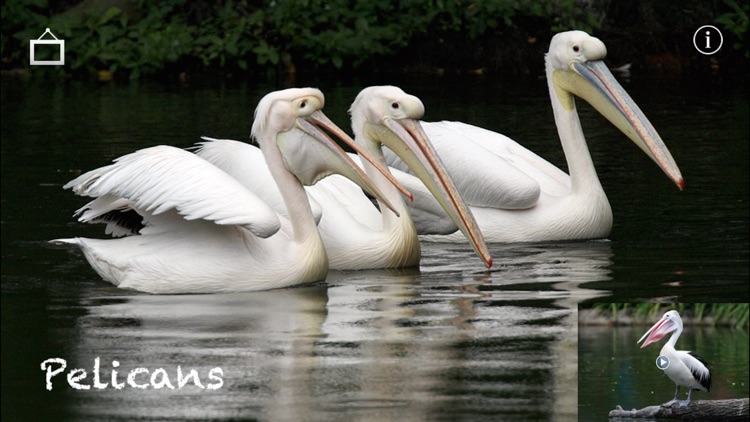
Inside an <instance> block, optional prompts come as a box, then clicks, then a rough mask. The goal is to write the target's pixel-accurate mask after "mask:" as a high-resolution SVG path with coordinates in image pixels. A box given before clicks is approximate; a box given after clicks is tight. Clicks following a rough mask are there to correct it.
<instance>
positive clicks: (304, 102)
mask: <svg viewBox="0 0 750 422" xmlns="http://www.w3.org/2000/svg"><path fill="white" fill-rule="evenodd" d="M305 106H307V101H306V100H302V101H301V102H300V103H299V108H301V109H304V108H305Z"/></svg>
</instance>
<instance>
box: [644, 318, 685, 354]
mask: <svg viewBox="0 0 750 422" xmlns="http://www.w3.org/2000/svg"><path fill="white" fill-rule="evenodd" d="M675 328H677V325H676V324H675V323H674V322H672V320H670V319H669V318H662V319H660V320H659V322H657V323H656V324H654V326H653V327H651V328H649V330H648V331H646V333H645V334H644V335H643V337H641V339H640V340H638V343H640V342H642V341H643V339H644V338H645V339H646V342H645V343H643V346H641V349H643V348H644V347H646V346H648V345H649V344H651V343H656V342H657V341H659V340H661V338H662V337H664V336H665V335H667V334H668V333H671V332H672V331H674V330H675ZM647 337H648V338H647Z"/></svg>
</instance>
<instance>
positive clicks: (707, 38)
mask: <svg viewBox="0 0 750 422" xmlns="http://www.w3.org/2000/svg"><path fill="white" fill-rule="evenodd" d="M706 28H711V29H713V30H714V31H716V32H717V33H718V34H719V46H718V47H716V49H715V50H709V49H710V48H713V47H712V40H711V32H712V31H709V30H706V31H705V33H704V32H703V30H704V29H706ZM701 37H702V38H701ZM698 39H700V42H701V44H702V45H705V47H703V49H701V47H698ZM713 42H714V43H715V41H713ZM722 45H724V35H722V33H721V31H719V28H717V27H715V26H713V25H703V26H701V27H700V28H698V30H697V31H695V34H693V47H695V49H696V50H698V52H699V53H701V54H704V55H706V56H710V55H712V54H716V53H717V52H718V51H719V50H721V46H722Z"/></svg>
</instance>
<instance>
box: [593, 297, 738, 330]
mask: <svg viewBox="0 0 750 422" xmlns="http://www.w3.org/2000/svg"><path fill="white" fill-rule="evenodd" d="M586 309H589V310H592V311H597V312H598V313H600V314H601V315H602V316H604V317H607V318H608V319H609V320H610V321H611V322H612V323H613V324H617V323H619V322H620V321H623V320H627V321H630V323H633V322H643V323H646V324H649V325H650V324H653V323H655V322H656V321H657V320H658V319H659V318H661V316H662V315H663V314H664V313H665V312H667V311H669V310H672V309H674V310H676V311H677V312H679V313H680V315H681V316H682V317H683V318H684V319H687V320H692V321H694V322H695V323H697V322H700V323H703V324H709V325H729V326H732V327H735V328H738V329H744V330H748V329H750V305H748V304H747V303H635V304H632V303H596V304H593V305H590V307H587V308H586Z"/></svg>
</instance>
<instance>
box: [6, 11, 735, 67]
mask: <svg viewBox="0 0 750 422" xmlns="http://www.w3.org/2000/svg"><path fill="white" fill-rule="evenodd" d="M747 15H748V2H739V3H738V2H736V1H734V0H712V1H708V2H706V1H698V0H687V1H684V2H679V3H669V2H659V1H656V0H653V1H591V0H541V1H530V0H484V1H482V0H476V1H467V0H406V1H379V2H369V1H353V0H260V1H249V0H213V1H211V0H199V1H186V0H167V1H160V2H148V1H145V0H85V1H82V2H77V1H60V2H53V1H48V0H6V1H4V2H3V4H2V63H3V70H4V72H6V73H7V72H10V71H18V70H22V69H24V68H25V67H26V66H27V63H28V50H29V49H28V45H29V44H28V42H29V40H31V39H36V38H38V37H39V35H41V34H42V33H43V32H44V29H45V28H51V29H52V31H53V32H54V33H55V35H56V36H57V37H58V38H60V39H65V40H66V57H65V58H66V66H65V67H64V68H61V67H50V68H49V69H45V70H48V71H49V72H51V73H53V74H56V75H57V76H62V75H65V76H76V77H89V76H90V75H99V76H100V77H106V76H107V75H115V76H116V77H118V78H132V79H135V78H141V77H144V76H149V77H154V76H166V77H173V76H175V75H195V74H201V73H210V74H218V75H225V76H226V75H234V74H259V73H262V74H274V73H285V72H286V73H293V72H296V71H311V72H327V71H336V72H363V71H364V72H366V71H388V70H403V69H404V68H407V69H409V70H424V71H436V72H441V71H446V70H448V71H451V70H461V71H463V70H472V71H475V72H500V71H502V72H514V73H518V72H521V73H523V72H528V71H529V69H528V66H529V63H533V65H534V68H535V69H536V68H538V67H539V66H538V57H539V54H541V53H542V52H543V51H544V50H545V49H546V45H547V41H548V40H549V38H550V37H551V36H552V35H553V34H554V33H556V32H559V31H562V30H568V29H582V30H585V31H588V32H590V33H595V34H597V35H600V36H601V34H602V33H608V35H609V36H608V37H607V40H608V45H610V44H611V43H612V42H618V41H621V42H623V44H625V45H630V46H631V47H630V48H628V49H623V50H621V51H623V52H624V53H623V54H622V57H620V58H619V59H620V60H621V61H622V62H626V61H628V60H630V59H632V58H633V57H635V56H636V53H637V52H638V50H637V49H638V48H639V47H640V46H643V45H644V44H649V51H654V52H656V53H657V54H656V55H655V57H653V58H652V59H651V60H654V61H656V62H660V63H658V64H659V65H660V66H661V67H664V66H663V63H661V62H666V63H667V68H669V67H670V66H672V67H674V66H677V67H679V68H680V69H682V68H684V67H689V66H690V63H689V62H685V57H684V56H683V54H685V53H686V52H689V54H693V53H694V50H693V49H692V46H691V45H689V43H690V40H691V39H692V33H693V32H694V31H695V29H697V28H698V27H699V26H701V25H704V24H707V23H714V24H715V25H717V26H719V27H720V28H721V29H722V31H724V33H725V36H726V37H728V38H731V39H730V40H728V41H727V45H731V46H732V47H733V48H734V50H733V49H732V48H727V49H725V50H727V53H726V54H724V57H723V58H722V60H723V61H724V62H725V63H727V64H728V65H727V67H733V68H734V67H737V62H738V61H739V64H740V65H741V66H742V65H744V66H746V60H743V59H747V57H748V48H747V39H746V38H747V37H746V35H747V23H748V17H747ZM708 17H710V19H707V18H708ZM712 21H713V22H712ZM686 43H688V45H686ZM628 52H629V53H630V54H629V55H628ZM660 56H661V58H659V57H660ZM530 57H531V58H533V59H532V60H529V58H530ZM644 62H645V64H646V65H648V64H649V62H648V61H647V60H646V61H644ZM652 64H653V63H652Z"/></svg>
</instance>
